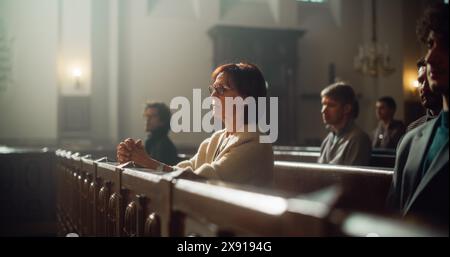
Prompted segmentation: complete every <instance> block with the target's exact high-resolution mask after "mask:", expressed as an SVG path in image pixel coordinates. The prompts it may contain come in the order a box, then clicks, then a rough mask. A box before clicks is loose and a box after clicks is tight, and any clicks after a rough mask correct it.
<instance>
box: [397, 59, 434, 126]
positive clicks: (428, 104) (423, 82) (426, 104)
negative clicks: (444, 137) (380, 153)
mask: <svg viewBox="0 0 450 257" xmlns="http://www.w3.org/2000/svg"><path fill="white" fill-rule="evenodd" d="M417 73H418V76H417V81H418V82H419V88H418V89H419V96H420V103H421V104H422V106H423V108H425V115H423V116H422V117H420V118H418V119H417V120H415V121H413V122H411V124H409V125H408V128H407V129H406V132H408V131H410V130H413V129H415V128H417V127H418V126H420V125H422V124H424V123H425V122H427V121H430V120H432V119H434V118H436V117H437V116H438V115H439V113H441V110H442V96H441V95H438V94H436V93H435V92H433V91H431V88H430V85H429V84H428V73H429V72H428V71H427V64H426V63H425V58H421V59H420V60H419V61H418V62H417Z"/></svg>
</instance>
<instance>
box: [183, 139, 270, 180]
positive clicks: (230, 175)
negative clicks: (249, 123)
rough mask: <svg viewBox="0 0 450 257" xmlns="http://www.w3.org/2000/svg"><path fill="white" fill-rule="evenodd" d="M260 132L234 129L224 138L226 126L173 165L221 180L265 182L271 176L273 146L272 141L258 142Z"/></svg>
mask: <svg viewBox="0 0 450 257" xmlns="http://www.w3.org/2000/svg"><path fill="white" fill-rule="evenodd" d="M260 135H261V133H259V132H236V133H235V134H233V135H230V136H229V137H228V139H226V130H220V131H217V132H216V133H214V134H213V135H212V136H211V137H210V138H208V139H206V140H205V141H203V142H202V144H201V145H200V148H199V149H198V152H197V154H196V155H195V156H194V157H192V159H190V160H187V161H182V162H180V163H178V164H177V165H176V166H175V167H178V168H188V169H191V170H192V171H193V172H194V173H195V174H197V175H200V176H202V177H206V178H210V179H218V180H222V181H225V182H233V183H243V184H252V185H268V184H270V183H271V182H272V176H273V163H274V158H273V150H272V144H262V143H260V142H259V136H260ZM221 142H222V144H221Z"/></svg>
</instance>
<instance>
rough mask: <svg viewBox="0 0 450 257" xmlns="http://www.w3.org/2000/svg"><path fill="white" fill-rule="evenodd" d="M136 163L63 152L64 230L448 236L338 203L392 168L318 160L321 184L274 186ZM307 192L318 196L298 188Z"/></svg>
mask: <svg viewBox="0 0 450 257" xmlns="http://www.w3.org/2000/svg"><path fill="white" fill-rule="evenodd" d="M130 165H131V164H128V166H127V165H125V166H123V165H122V166H120V165H118V164H117V163H115V162H110V161H109V160H108V159H107V158H101V159H97V160H93V159H92V158H90V157H89V156H80V155H79V154H76V153H71V152H68V151H64V150H58V151H56V177H57V196H58V197H57V216H58V234H59V235H60V236H65V235H67V234H68V233H77V234H79V235H80V236H129V237H134V236H347V235H348V236H365V235H366V234H370V233H373V234H377V235H380V236H396V235H410V236H423V235H425V236H427V235H441V234H440V232H436V231H435V230H430V229H429V228H425V227H418V226H416V225H411V224H407V223H404V222H403V221H400V220H397V219H392V218H388V217H386V216H379V215H378V214H377V216H373V215H374V214H366V213H364V212H356V211H355V209H354V208H353V207H358V205H356V206H345V205H342V204H341V205H339V202H342V200H344V202H345V201H349V199H347V198H346V197H347V196H348V195H347V194H346V193H345V192H346V191H347V190H350V189H346V187H353V186H355V185H357V184H359V183H362V182H361V181H366V180H367V181H369V180H373V181H378V180H379V181H380V183H381V184H383V185H384V184H385V183H386V182H387V180H388V179H387V178H388V177H389V176H391V173H390V172H389V171H385V170H373V171H370V170H360V171H361V172H363V173H364V172H366V173H368V174H363V175H360V174H358V172H359V171H358V170H350V171H345V172H344V171H342V170H341V171H339V168H336V167H331V168H330V170H329V171H327V172H325V171H320V169H318V168H319V167H322V168H323V166H320V165H319V166H317V167H316V166H314V167H312V166H311V167H310V168H312V170H311V172H317V173H321V175H320V176H318V177H316V179H317V180H319V181H322V182H316V184H315V185H314V186H313V187H310V188H308V189H307V190H305V191H303V190H302V189H298V190H295V189H296V188H294V190H288V189H289V188H287V187H286V188H283V187H284V186H283V184H282V183H280V184H278V188H276V187H275V188H276V189H280V190H274V188H272V189H270V188H266V189H261V188H254V187H249V186H245V185H232V184H227V183H223V182H218V181H193V180H187V179H181V178H180V177H178V175H179V174H182V172H173V173H162V172H157V171H152V170H148V169H140V168H136V167H132V166H130ZM296 165H297V166H298V168H299V170H300V171H301V172H300V173H298V174H297V175H295V176H294V177H296V176H297V177H298V178H300V177H301V175H299V174H303V175H302V176H304V178H308V176H309V178H310V179H311V180H310V182H311V181H312V180H313V178H314V177H312V176H310V175H305V174H307V173H306V167H307V165H306V166H305V165H300V164H296ZM308 165H311V164H308ZM275 166H276V168H277V169H283V168H287V170H285V173H288V172H292V170H291V171H288V170H289V167H286V166H289V164H288V163H276V165H275ZM302 166H303V167H302ZM293 167H295V165H294V166H293ZM308 167H309V166H308ZM290 168H292V167H290ZM314 168H316V169H314ZM277 169H276V170H275V173H277V172H278V171H277ZM302 170H303V171H302ZM281 172H283V171H281ZM281 172H280V174H279V176H278V175H277V176H276V177H275V181H278V182H280V181H282V180H279V179H280V176H281V177H282V176H284V175H281V174H282V173H281ZM371 172H372V173H373V174H372V173H371ZM336 173H338V175H335V174H336ZM327 177H331V179H329V178H327ZM351 177H354V178H353V179H352V178H351ZM277 179H278V180H277ZM298 181H299V180H298ZM298 181H297V182H298ZM335 182H336V183H335ZM283 183H284V182H283ZM292 183H294V182H292ZM305 183H306V182H305ZM305 183H303V184H302V183H300V184H299V185H298V186H299V187H302V186H303V185H306V184H305ZM377 183H378V182H374V185H376V184H377ZM375 187H376V186H375ZM383 190H384V189H383ZM301 192H304V193H311V192H314V194H298V193H301ZM343 192H344V193H343ZM355 194H359V192H355ZM317 195H321V196H320V197H318V196H317ZM350 200H351V199H350ZM368 205H370V203H368ZM347 207H352V208H347ZM371 221H377V222H378V223H380V222H381V223H382V222H385V224H389V227H390V228H394V229H389V230H383V226H380V227H376V228H375V227H372V228H371V229H370V230H367V231H366V230H364V229H361V228H364V226H360V225H358V223H361V222H369V223H370V222H371ZM355 224H356V225H355ZM368 227H370V226H368ZM408 233H409V234H408Z"/></svg>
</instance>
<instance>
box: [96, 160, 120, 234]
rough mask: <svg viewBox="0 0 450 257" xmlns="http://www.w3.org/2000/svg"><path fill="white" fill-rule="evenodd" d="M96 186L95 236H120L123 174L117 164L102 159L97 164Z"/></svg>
mask: <svg viewBox="0 0 450 257" xmlns="http://www.w3.org/2000/svg"><path fill="white" fill-rule="evenodd" d="M95 163H96V164H97V167H96V177H95V184H96V185H97V186H96V190H98V191H97V192H96V195H97V198H96V204H95V205H96V206H95V219H94V224H95V235H96V236H120V235H121V227H122V220H121V219H120V213H121V211H122V210H121V208H122V204H121V195H120V193H121V190H120V189H121V188H120V187H121V184H120V180H121V173H122V169H120V168H119V167H118V166H117V163H114V162H108V160H107V159H102V160H100V161H96V162H95Z"/></svg>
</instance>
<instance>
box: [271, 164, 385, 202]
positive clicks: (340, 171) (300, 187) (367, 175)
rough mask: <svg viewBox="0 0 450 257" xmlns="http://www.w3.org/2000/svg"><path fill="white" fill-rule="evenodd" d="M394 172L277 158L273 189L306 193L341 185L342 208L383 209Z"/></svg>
mask: <svg viewBox="0 0 450 257" xmlns="http://www.w3.org/2000/svg"><path fill="white" fill-rule="evenodd" d="M392 174H393V171H392V170H388V169H374V168H367V167H350V166H339V165H325V164H315V163H300V162H281V161H276V162H275V166H274V180H273V188H274V189H277V190H282V191H286V192H291V193H298V194H305V193H310V192H313V191H316V190H318V189H320V188H325V187H328V186H331V185H337V186H339V187H341V188H342V190H343V194H342V197H341V199H340V202H339V203H338V207H342V208H355V209H361V210H368V211H380V210H383V209H384V206H385V199H386V197H387V193H388V190H389V187H390V184H391V180H392Z"/></svg>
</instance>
